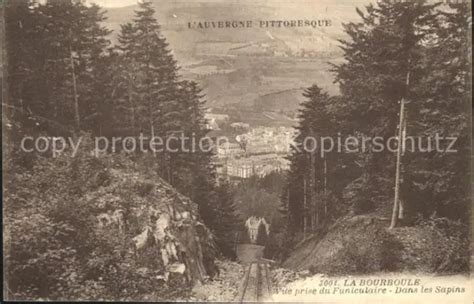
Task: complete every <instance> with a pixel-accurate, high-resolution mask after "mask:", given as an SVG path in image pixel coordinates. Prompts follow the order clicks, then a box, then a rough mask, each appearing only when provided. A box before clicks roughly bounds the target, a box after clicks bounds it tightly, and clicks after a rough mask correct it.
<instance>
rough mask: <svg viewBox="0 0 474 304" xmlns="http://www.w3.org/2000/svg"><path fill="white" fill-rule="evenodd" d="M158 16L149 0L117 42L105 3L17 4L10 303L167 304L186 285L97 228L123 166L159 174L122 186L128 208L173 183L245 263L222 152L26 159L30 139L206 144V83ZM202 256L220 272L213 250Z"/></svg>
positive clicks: (9, 6) (9, 177) (10, 33)
mask: <svg viewBox="0 0 474 304" xmlns="http://www.w3.org/2000/svg"><path fill="white" fill-rule="evenodd" d="M154 13H155V11H154V8H153V5H152V4H151V2H149V1H141V2H140V4H139V5H138V9H137V10H136V12H135V16H134V19H133V20H131V21H130V23H127V24H124V25H123V26H122V28H121V31H120V33H119V35H118V36H119V41H118V44H117V45H112V44H111V42H110V41H109V34H110V31H109V30H108V29H106V28H104V27H103V25H102V24H103V23H102V22H103V21H104V19H105V17H104V11H103V10H102V9H101V8H99V7H98V6H97V5H90V6H86V5H84V3H83V2H82V1H75V0H48V1H44V2H38V1H29V0H19V1H7V2H6V4H5V28H6V58H7V62H6V84H7V86H6V88H5V93H6V94H5V95H4V96H5V99H4V103H3V104H2V107H3V117H2V123H3V129H4V140H3V148H4V149H3V151H4V158H3V159H4V163H3V167H4V169H5V170H4V181H5V183H4V187H3V197H4V198H5V206H6V209H5V218H7V219H9V222H8V223H7V225H6V229H7V233H6V237H7V238H8V241H7V243H8V244H10V247H7V248H6V252H7V258H6V263H7V267H8V276H7V280H8V287H7V288H8V292H9V298H15V299H34V298H38V297H42V298H45V299H66V300H68V299H76V298H81V299H94V300H99V299H126V298H129V299H134V300H136V299H143V296H145V295H146V294H147V293H154V295H153V296H154V299H158V298H160V297H161V296H163V298H164V299H166V298H169V297H167V296H165V294H166V293H168V292H170V293H173V292H175V291H176V287H177V286H182V287H183V288H185V287H184V286H187V284H184V283H185V282H175V283H173V280H174V279H173V278H170V280H168V283H166V284H162V283H160V282H158V281H159V279H156V274H155V273H148V272H146V271H144V272H137V271H138V270H139V269H142V270H143V267H145V265H146V267H148V268H157V269H158V268H160V267H159V265H156V261H157V259H156V256H157V255H158V256H160V254H158V253H157V252H149V253H148V255H149V258H148V260H147V262H146V263H142V264H137V262H134V259H133V256H132V255H131V254H130V253H129V252H128V251H127V249H126V248H129V241H130V239H129V236H124V235H122V234H121V233H116V232H115V233H112V232H110V233H107V232H106V231H103V232H101V233H98V232H97V231H96V230H95V229H94V227H95V224H96V216H97V215H98V214H97V213H96V212H97V210H96V209H95V207H94V206H91V205H90V204H89V202H88V199H87V195H88V194H89V193H91V192H93V191H96V190H97V189H99V188H100V189H102V188H101V187H107V183H108V182H109V178H110V175H109V172H110V170H112V169H115V168H117V167H118V168H120V167H122V166H125V167H126V168H127V169H132V170H135V171H136V172H137V174H138V172H140V174H145V173H146V174H150V181H149V182H148V183H145V184H141V183H139V184H131V185H129V186H130V187H128V186H123V187H122V188H123V189H116V190H117V191H118V192H119V194H118V193H116V194H115V195H119V197H120V201H121V202H126V201H127V200H130V202H132V201H134V200H135V199H137V198H136V196H137V195H138V197H142V198H143V199H145V198H149V196H150V194H149V193H150V191H152V189H153V187H154V184H156V183H160V181H161V182H162V180H161V179H163V180H164V181H166V182H167V183H169V184H170V185H172V186H173V187H174V188H175V189H177V190H178V191H179V192H180V193H182V194H184V195H186V196H187V197H189V198H190V199H191V200H192V201H193V202H195V203H196V204H197V206H198V211H199V215H200V218H201V219H202V220H203V222H204V224H205V225H206V226H207V227H209V229H211V231H212V232H213V233H214V235H215V237H216V240H215V241H216V243H217V245H218V247H219V251H220V252H221V253H220V254H224V255H226V256H229V257H232V256H233V255H234V253H233V247H232V246H231V245H230V244H232V239H231V238H230V237H229V235H230V234H232V233H233V231H235V229H236V215H235V211H234V207H233V203H232V200H231V198H230V197H229V192H228V188H227V187H226V186H225V185H221V186H219V185H217V183H216V178H215V174H214V168H213V167H212V164H211V157H212V153H210V152H209V153H208V152H203V151H202V150H200V149H196V153H186V152H184V151H185V149H184V148H182V147H178V149H175V148H177V147H174V146H173V147H171V148H172V149H173V151H176V152H173V153H171V152H169V151H166V150H165V151H157V152H156V153H142V151H139V150H138V149H135V150H136V151H133V152H130V153H127V152H126V151H125V150H126V149H125V148H124V147H125V146H122V148H119V149H118V150H116V151H107V152H114V155H112V156H110V157H107V162H106V163H107V164H105V163H104V161H103V160H99V159H96V158H95V157H92V156H91V155H85V154H84V153H83V154H80V155H76V156H75V157H72V156H71V153H70V152H71V151H69V150H66V151H65V153H64V154H63V155H60V156H58V157H53V155H52V154H51V150H46V151H44V153H35V152H29V153H27V152H25V151H24V150H22V149H21V146H20V144H21V142H22V139H23V138H25V136H31V137H33V138H37V137H39V136H45V137H47V138H52V137H56V136H61V137H66V138H74V139H78V138H82V139H83V140H84V141H85V140H86V139H87V138H88V136H89V135H92V136H94V137H98V136H102V137H104V138H107V139H109V140H111V138H112V137H115V138H117V137H120V138H123V137H125V136H133V137H135V138H139V137H140V136H141V135H143V136H144V137H148V138H150V137H152V136H155V137H160V138H161V139H162V140H163V141H166V140H167V139H168V138H169V137H170V136H179V135H182V136H186V137H188V138H192V137H193V138H195V140H196V141H199V139H200V138H202V137H204V136H205V135H206V133H207V131H208V130H207V129H206V126H205V125H206V122H205V119H204V103H205V98H204V96H203V95H202V94H201V89H200V88H199V86H198V85H197V84H196V83H194V82H191V81H187V80H183V79H181V78H180V75H179V73H178V70H179V67H178V64H177V62H176V61H175V59H174V58H173V55H172V53H171V50H170V49H169V48H168V44H167V42H166V39H165V37H163V36H162V34H161V28H160V25H159V23H158V21H157V20H156V19H155V18H154ZM82 132H87V134H89V135H86V133H82ZM176 134H178V135H176ZM84 145H85V143H84V142H82V143H81V147H83V146H84ZM188 145H190V143H189V142H188ZM185 148H187V149H189V148H190V147H189V146H187V147H185ZM89 152H90V151H89ZM89 152H88V153H89ZM105 154H107V153H105ZM121 154H127V155H126V156H124V155H121ZM104 157H106V156H104ZM109 198H110V197H109ZM135 224H136V225H135V226H134V225H133V224H130V226H129V227H127V229H129V230H127V231H129V233H130V235H132V234H134V233H136V234H138V233H139V232H138V231H137V227H138V226H139V225H138V224H139V223H135ZM137 225H138V226H137ZM206 229H207V228H206ZM190 241H191V240H190ZM206 250H207V251H206ZM203 251H204V257H203V258H204V259H207V260H208V263H209V264H212V263H213V259H214V257H215V253H214V252H211V251H212V248H203ZM210 272H211V273H212V272H216V270H215V269H214V270H210ZM157 280H158V281H157Z"/></svg>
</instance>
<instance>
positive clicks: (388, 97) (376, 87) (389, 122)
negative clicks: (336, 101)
mask: <svg viewBox="0 0 474 304" xmlns="http://www.w3.org/2000/svg"><path fill="white" fill-rule="evenodd" d="M437 6H438V4H433V5H431V4H426V3H424V2H423V1H416V2H403V3H394V2H393V1H380V2H378V3H377V6H373V5H369V6H367V7H366V12H365V13H364V12H362V11H361V10H357V12H358V14H359V16H360V19H361V20H362V21H361V22H359V23H348V24H346V25H345V26H344V27H345V31H346V33H347V34H348V35H349V37H350V39H349V40H347V41H341V42H342V44H343V47H342V48H343V51H344V57H345V59H346V62H345V63H343V64H341V65H338V66H335V69H334V71H335V72H336V81H337V82H338V83H339V85H340V88H341V93H342V100H344V101H345V105H344V106H343V108H344V111H345V112H346V113H347V115H348V119H349V120H351V119H350V118H349V116H352V117H357V118H358V119H352V121H351V123H350V124H349V125H351V126H352V128H353V130H354V131H357V132H359V133H360V135H362V136H365V137H371V138H374V137H376V136H377V137H382V138H384V139H385V140H386V139H388V138H390V137H391V136H393V134H394V133H395V134H396V133H397V132H395V130H397V128H398V127H400V128H402V126H398V120H399V117H398V115H399V111H400V100H402V99H404V100H408V103H409V104H407V105H406V113H408V114H407V115H408V116H409V117H412V116H410V115H411V109H410V108H411V107H413V106H414V105H415V104H416V103H417V102H419V100H417V99H418V98H417V96H416V93H415V90H414V89H413V88H415V87H416V86H417V84H418V83H419V81H420V79H421V78H422V77H425V75H427V73H429V70H428V69H426V68H424V63H423V61H424V59H423V57H424V50H425V49H426V47H427V41H429V40H430V39H431V37H432V35H433V31H434V29H435V28H436V26H437V24H438V19H437V12H436V10H435V8H436V7H437ZM406 113H404V114H406ZM410 119H415V120H416V118H413V117H412V118H410ZM368 151H369V152H367V153H364V154H360V155H358V158H360V160H361V164H362V166H361V167H362V170H361V172H360V173H361V175H360V178H359V180H360V181H361V182H362V184H361V186H360V187H358V188H359V189H360V190H358V193H357V191H356V194H355V196H356V197H359V198H360V197H365V198H367V199H369V202H370V204H369V205H372V206H373V207H378V208H381V207H382V206H383V204H381V202H390V200H392V198H393V192H392V190H391V189H392V187H393V186H392V185H393V180H394V178H393V175H394V172H395V158H394V155H393V153H391V152H389V151H388V150H387V149H385V150H384V151H382V152H376V153H372V152H370V149H369V150H368ZM402 169H403V168H402ZM402 175H403V173H402ZM402 186H403V185H402ZM367 190H369V191H367ZM385 204H387V203H385ZM387 205H388V204H387ZM367 211H370V209H369V210H365V212H367Z"/></svg>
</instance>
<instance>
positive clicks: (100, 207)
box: [85, 169, 216, 285]
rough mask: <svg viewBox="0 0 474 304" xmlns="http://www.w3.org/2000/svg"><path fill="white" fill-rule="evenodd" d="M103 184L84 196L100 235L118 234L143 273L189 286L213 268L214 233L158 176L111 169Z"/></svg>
mask: <svg viewBox="0 0 474 304" xmlns="http://www.w3.org/2000/svg"><path fill="white" fill-rule="evenodd" d="M108 176H109V180H108V181H107V183H106V185H104V186H102V187H100V188H99V189H97V190H96V191H94V192H92V193H89V194H88V195H87V196H86V198H85V199H86V200H87V203H88V204H89V205H91V206H92V207H93V208H94V209H95V211H96V212H95V214H96V218H97V221H96V223H97V224H96V229H97V231H98V233H102V234H103V235H106V236H107V235H108V236H109V237H111V238H119V239H120V240H121V244H122V246H123V248H121V249H122V250H125V251H127V252H128V253H129V254H131V255H132V256H133V257H134V259H135V261H136V262H137V265H140V266H141V267H139V269H137V271H139V272H140V273H142V274H145V275H150V276H153V277H154V278H159V279H162V280H163V281H165V282H166V281H168V279H169V278H170V276H175V277H178V278H181V279H183V280H184V281H186V282H187V283H189V284H191V285H195V284H199V283H201V282H202V281H203V280H204V278H205V277H207V276H213V274H214V272H215V271H216V270H215V269H216V266H215V265H214V257H215V255H216V251H215V245H214V239H213V235H212V234H211V233H210V231H209V230H208V229H207V228H206V226H205V225H204V224H203V223H202V222H201V221H200V219H199V216H198V212H197V205H196V204H194V203H193V202H192V201H191V200H190V199H188V198H187V197H185V196H183V195H181V194H180V193H178V192H177V191H176V190H175V189H174V188H172V187H171V186H170V185H169V184H167V183H166V182H165V181H163V180H162V179H160V178H158V177H153V178H149V179H148V178H146V177H144V176H143V175H141V174H139V173H136V172H125V171H121V170H115V169H112V170H110V172H108Z"/></svg>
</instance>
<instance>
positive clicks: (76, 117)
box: [69, 45, 81, 130]
mask: <svg viewBox="0 0 474 304" xmlns="http://www.w3.org/2000/svg"><path fill="white" fill-rule="evenodd" d="M69 59H70V62H71V73H72V88H73V94H74V121H75V124H76V129H77V130H79V128H80V127H81V116H80V114H79V99H78V97H77V84H76V71H75V67H74V58H73V56H72V47H71V45H69Z"/></svg>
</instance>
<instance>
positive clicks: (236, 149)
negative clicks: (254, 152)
mask: <svg viewBox="0 0 474 304" xmlns="http://www.w3.org/2000/svg"><path fill="white" fill-rule="evenodd" d="M244 152H245V151H244V149H242V147H241V146H240V144H239V143H231V142H225V143H223V144H221V145H220V146H219V147H217V155H218V156H219V157H229V156H233V157H237V156H241V155H243V154H244Z"/></svg>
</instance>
